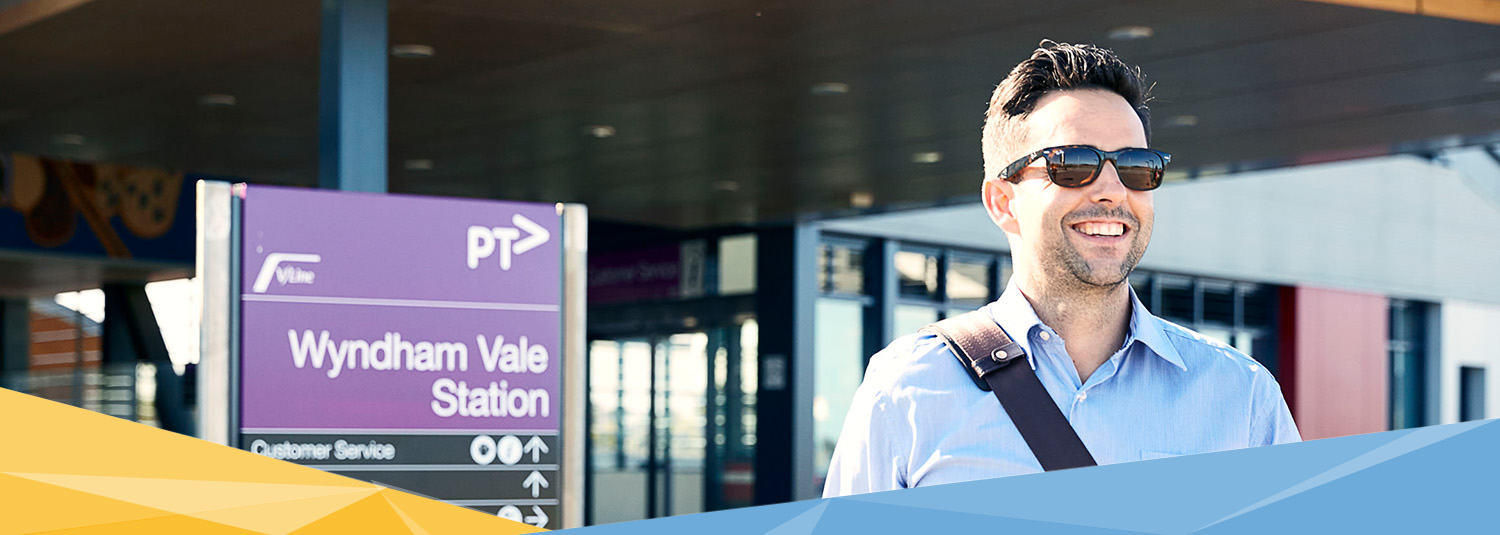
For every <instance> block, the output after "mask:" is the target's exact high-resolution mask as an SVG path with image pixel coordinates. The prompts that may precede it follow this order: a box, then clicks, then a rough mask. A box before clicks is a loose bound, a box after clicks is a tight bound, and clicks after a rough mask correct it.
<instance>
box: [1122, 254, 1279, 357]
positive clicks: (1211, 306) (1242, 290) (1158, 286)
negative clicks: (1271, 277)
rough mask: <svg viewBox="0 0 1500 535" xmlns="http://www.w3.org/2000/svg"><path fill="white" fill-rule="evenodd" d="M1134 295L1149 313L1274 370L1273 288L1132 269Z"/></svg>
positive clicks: (1250, 283)
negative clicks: (1221, 344)
mask: <svg viewBox="0 0 1500 535" xmlns="http://www.w3.org/2000/svg"><path fill="white" fill-rule="evenodd" d="M1130 285H1131V287H1133V288H1135V293H1136V297H1137V298H1139V299H1140V300H1141V304H1142V305H1144V306H1145V307H1146V309H1147V310H1150V311H1151V313H1153V314H1156V315H1157V316H1160V317H1162V318H1164V319H1166V320H1167V321H1170V322H1172V323H1176V324H1178V325H1182V326H1183V327H1187V328H1189V329H1192V330H1194V331H1197V332H1198V333H1199V334H1202V335H1204V336H1207V337H1209V338H1212V339H1215V340H1218V341H1220V342H1223V343H1225V344H1227V345H1230V346H1232V347H1234V348H1235V349H1238V350H1240V352H1242V353H1244V354H1246V355H1249V356H1250V357H1251V358H1253V359H1255V360H1256V361H1257V362H1260V364H1261V365H1262V366H1265V368H1266V370H1267V371H1269V372H1271V373H1272V374H1275V373H1276V372H1277V369H1276V336H1275V333H1276V331H1275V325H1274V323H1275V318H1276V287H1275V286H1269V285H1264V284H1256V283H1252V282H1235V281H1226V280H1216V279H1209V278H1203V277H1192V276H1187V275H1171V274H1165V273H1153V272H1150V271H1142V270H1136V271H1135V272H1134V273H1131V274H1130Z"/></svg>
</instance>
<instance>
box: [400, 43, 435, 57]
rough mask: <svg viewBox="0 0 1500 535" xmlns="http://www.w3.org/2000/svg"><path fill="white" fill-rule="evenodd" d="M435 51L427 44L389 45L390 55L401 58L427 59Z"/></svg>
mask: <svg viewBox="0 0 1500 535" xmlns="http://www.w3.org/2000/svg"><path fill="white" fill-rule="evenodd" d="M435 53H437V50H436V49H434V48H432V47H430V46H427V45H396V46H393V47H391V55H392V56H395V57H398V58H401V59H427V58H430V57H432V55H433V54H435Z"/></svg>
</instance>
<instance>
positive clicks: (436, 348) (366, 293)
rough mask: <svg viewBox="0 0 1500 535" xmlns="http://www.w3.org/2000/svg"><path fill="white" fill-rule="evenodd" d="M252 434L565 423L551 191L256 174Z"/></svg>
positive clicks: (248, 210)
mask: <svg viewBox="0 0 1500 535" xmlns="http://www.w3.org/2000/svg"><path fill="white" fill-rule="evenodd" d="M243 206H244V212H243V214H244V218H243V226H242V229H243V231H242V245H243V250H242V255H243V256H242V258H241V265H242V266H243V274H242V279H241V303H242V308H241V325H242V330H241V336H242V338H241V350H240V355H241V357H240V361H241V389H242V390H241V397H240V399H241V416H240V417H241V422H240V423H241V428H242V429H243V430H244V431H245V432H246V433H256V432H261V433H265V432H273V433H274V432H296V431H349V432H358V431H366V432H374V433H378V432H380V431H382V430H391V431H419V430H433V431H442V430H450V431H457V430H480V431H483V430H506V431H509V432H532V433H540V434H544V435H555V433H556V430H557V429H558V421H559V401H560V397H561V395H560V392H559V388H560V380H559V368H560V362H559V359H560V358H561V356H562V352H561V348H560V347H559V343H560V339H561V336H560V332H559V330H560V316H559V304H560V301H561V294H562V278H561V273H562V270H561V266H560V262H561V249H560V247H559V242H560V240H561V232H560V227H561V223H560V218H559V217H558V214H557V211H556V209H555V208H554V206H553V205H550V204H549V205H541V204H529V203H511V202H492V201H476V200H456V199H438V198H424V197H409V196H398V195H370V194H359V193H346V192H332V191H319V190H306V189H290V188H276V187H265V186H249V187H248V190H247V191H246V193H245V199H244V203H243Z"/></svg>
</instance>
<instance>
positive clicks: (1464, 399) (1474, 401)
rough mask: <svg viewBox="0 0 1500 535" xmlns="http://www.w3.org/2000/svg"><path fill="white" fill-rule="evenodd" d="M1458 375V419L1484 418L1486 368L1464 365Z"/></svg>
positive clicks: (1466, 420)
mask: <svg viewBox="0 0 1500 535" xmlns="http://www.w3.org/2000/svg"><path fill="white" fill-rule="evenodd" d="M1458 376H1459V377H1458V379H1459V384H1458V421H1460V422H1468V421H1473V420H1483V419H1484V368H1481V367H1477V366H1463V367H1460V368H1459V369H1458Z"/></svg>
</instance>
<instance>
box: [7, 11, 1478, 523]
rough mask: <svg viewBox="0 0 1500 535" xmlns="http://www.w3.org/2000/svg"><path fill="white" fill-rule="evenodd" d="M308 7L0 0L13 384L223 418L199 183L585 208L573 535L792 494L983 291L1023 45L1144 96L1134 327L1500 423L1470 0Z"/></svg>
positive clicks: (1303, 401) (1449, 418)
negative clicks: (1144, 206) (581, 455)
mask: <svg viewBox="0 0 1500 535" xmlns="http://www.w3.org/2000/svg"><path fill="white" fill-rule="evenodd" d="M325 4H327V5H328V6H331V7H324V8H320V6H318V5H315V4H308V3H305V2H290V1H284V2H283V1H273V2H270V3H264V2H263V3H258V4H257V6H255V7H248V6H238V5H233V4H225V3H201V2H186V1H175V0H173V1H166V2H161V1H156V2H146V1H143V0H96V1H91V2H90V1H84V2H78V1H69V2H63V1H58V0H10V1H0V57H4V58H5V59H6V60H7V61H6V64H7V65H11V66H12V68H10V69H7V72H5V73H0V153H4V156H3V158H0V164H3V166H4V173H5V175H4V176H5V180H4V185H5V189H4V193H3V195H0V199H3V201H4V203H3V206H0V293H3V294H4V296H5V298H4V300H3V306H0V364H3V366H0V380H3V386H4V387H6V388H10V389H13V390H18V391H23V392H27V393H31V394H33V395H38V396H42V397H46V398H48V399H53V400H56V401H60V402H64V403H70V404H74V405H78V406H82V407H85V408H88V409H91V410H98V411H101V412H105V413H108V414H112V415H115V416H119V417H122V418H128V419H133V420H137V421H141V422H143V423H147V424H150V425H157V426H161V427H163V428H166V429H171V430H174V431H178V432H182V433H187V434H192V435H195V436H200V437H203V438H205V439H209V440H220V441H222V440H223V439H222V437H223V436H225V435H224V434H223V430H217V429H211V428H207V427H205V426H204V425H202V422H205V421H211V420H207V419H205V418H204V417H203V415H202V414H200V413H199V411H198V409H197V408H198V406H199V405H201V404H202V403H201V402H202V401H203V398H202V397H201V396H203V395H205V394H204V393H205V392H214V391H215V390H213V389H211V388H206V387H205V385H202V384H200V382H199V377H198V376H197V371H198V370H199V368H200V367H201V366H206V365H208V363H204V362H200V361H199V356H198V354H197V344H198V341H199V340H200V339H201V338H203V337H206V336H211V335H213V333H208V332H206V331H205V328H203V327H201V326H200V325H198V324H197V323H196V318H197V314H198V308H197V307H198V301H197V300H198V294H196V293H195V291H194V284H193V282H192V281H193V280H194V279H193V278H192V277H194V275H195V270H200V269H202V260H201V257H200V256H199V255H197V254H196V253H197V252H195V251H194V249H193V247H194V239H193V236H194V234H195V233H196V232H198V231H200V230H201V229H199V228H197V227H196V225H200V224H202V223H201V221H199V220H198V219H197V218H196V217H195V205H194V199H193V198H194V189H193V183H194V182H195V181H196V180H198V179H216V180H227V181H245V182H250V183H252V184H274V185H293V186H307V187H325V188H337V189H350V190H361V191H377V192H390V193H406V194H419V195H438V196H450V197H472V198H485V199H504V200H519V201H534V202H546V203H554V202H570V203H583V204H586V205H588V206H589V210H590V214H591V221H590V224H589V260H588V310H587V333H586V340H587V355H588V357H587V360H588V362H587V369H588V373H587V377H586V381H587V387H586V392H587V394H586V397H587V405H588V406H587V411H586V415H587V420H586V428H587V437H586V438H584V439H583V440H582V441H581V443H582V445H583V447H585V448H586V450H587V454H586V457H585V458H586V463H587V468H586V478H585V481H586V485H585V490H584V493H585V507H584V511H582V512H581V522H583V523H586V524H597V523H605V522H615V521H623V520H632V519H640V518H650V517H659V516H667V515H676V514H686V513H693V512H701V511H709V510H719V509H726V508H733V507H743V506H751V505H761V504H770V503H779V502H785V501H790V500H796V499H805V498H811V497H815V496H817V495H818V494H819V492H820V489H821V485H822V477H823V475H824V474H825V473H826V470H827V463H828V459H829V456H830V454H831V452H832V448H833V446H834V444H835V441H836V439H837V436H838V433H839V429H840V426H841V424H842V419H843V415H844V414H845V412H846V411H847V407H848V404H849V401H850V398H851V397H852V395H853V391H854V389H855V388H856V387H857V386H858V384H859V382H860V380H861V377H862V374H863V371H864V367H865V363H866V362H867V360H868V358H869V356H870V355H872V354H873V353H875V352H876V351H878V350H879V349H880V348H881V347H884V346H885V344H887V343H889V342H890V341H891V340H893V339H895V338H896V337H899V336H902V335H904V334H908V333H911V332H914V331H916V330H917V329H918V328H920V327H921V326H923V325H926V324H928V323H931V322H933V321H936V320H938V319H941V318H944V317H947V316H949V315H952V314H956V313H961V312H964V311H967V310H972V309H974V308H976V307H978V306H982V305H983V304H985V303H988V302H990V301H992V300H994V299H995V298H996V297H997V296H998V295H999V292H1001V291H1002V290H1003V289H1004V288H1005V285H1006V284H1007V282H1008V280H1009V276H1010V259H1009V256H1008V244H1007V243H1006V240H1005V237H1004V235H1003V234H1002V233H1001V232H1000V231H999V229H997V228H996V227H995V226H994V225H993V224H992V223H990V221H989V220H988V217H987V216H986V215H985V213H984V211H983V210H982V208H981V207H980V206H979V203H978V186H979V178H980V173H981V168H982V163H981V161H980V153H979V128H980V125H981V122H982V118H983V112H984V104H985V103H986V102H987V101H988V93H989V91H990V90H991V89H992V88H993V86H994V84H995V83H997V82H998V81H999V80H1000V79H1001V78H1002V77H1003V76H1004V74H1005V70H1006V69H1008V68H1009V67H1010V66H1011V65H1014V64H1015V63H1016V62H1017V61H1019V60H1020V59H1022V58H1024V57H1025V56H1026V54H1028V53H1029V51H1030V50H1031V49H1032V48H1034V46H1035V45H1036V42H1037V41H1038V40H1039V39H1041V38H1043V37H1048V38H1053V39H1056V40H1059V41H1073V42H1085V41H1086V42H1095V43H1098V44H1100V45H1103V46H1108V47H1110V48H1113V49H1115V50H1116V51H1117V52H1118V53H1119V54H1120V55H1121V56H1122V57H1123V58H1124V59H1125V60H1126V61H1127V62H1132V63H1140V64H1141V65H1142V68H1143V69H1144V71H1145V72H1146V74H1147V76H1148V78H1149V79H1150V80H1152V81H1154V82H1155V83H1156V84H1157V87H1156V94H1157V100H1156V101H1154V102H1153V104H1152V113H1153V117H1154V118H1155V119H1154V124H1155V125H1156V128H1155V130H1156V135H1155V138H1154V139H1153V140H1152V144H1153V146H1154V147H1159V148H1162V149H1163V150H1166V151H1168V152H1171V153H1172V154H1173V156H1174V157H1173V163H1172V166H1171V168H1170V169H1171V174H1169V176H1168V183H1167V185H1165V186H1163V187H1162V188H1161V189H1160V190H1158V191H1157V193H1156V194H1155V202H1156V213H1157V220H1156V221H1157V224H1156V228H1155V235H1154V238H1153V240H1152V243H1151V246H1150V248H1149V249H1148V252H1147V254H1146V256H1145V257H1144V258H1143V260H1142V263H1141V265H1140V268H1139V269H1138V270H1137V271H1136V272H1135V273H1134V274H1133V275H1132V277H1131V284H1132V286H1133V288H1134V289H1135V291H1136V293H1137V295H1138V296H1139V297H1140V298H1141V299H1142V300H1143V301H1144V302H1145V303H1146V305H1147V306H1148V307H1149V308H1150V309H1151V310H1152V311H1153V312H1154V313H1156V314H1157V315H1160V316H1162V317H1164V318H1166V319H1168V320H1170V321H1173V322H1176V323H1179V324H1181V325H1184V326H1187V327H1190V328H1192V329H1194V330H1196V331H1198V332H1200V333H1202V334H1204V335H1206V336H1209V337H1211V338H1215V339H1217V340H1220V341H1222V342H1224V343H1226V344H1229V345H1232V346H1234V347H1235V348H1237V349H1239V350H1240V351H1243V352H1244V353H1246V354H1248V355H1250V356H1251V357H1253V358H1254V359H1256V360H1257V361H1258V362H1260V363H1261V364H1262V365H1264V366H1265V367H1266V368H1267V369H1268V370H1270V371H1272V372H1273V374H1274V375H1275V376H1276V378H1277V380H1278V382H1279V383H1280V384H1281V387H1282V390H1283V393H1284V395H1285V396H1286V398H1287V400H1288V402H1289V404H1290V406H1291V409H1292V412H1293V415H1294V417H1295V418H1296V420H1297V422H1298V425H1299V428H1300V430H1301V432H1302V434H1303V436H1304V438H1307V439H1317V438H1328V437H1335V436H1343V435H1350V434H1358V433H1369V432H1378V431H1384V430H1390V429H1401V428H1408V427H1415V426H1424V425H1434V424H1443V423H1452V422H1458V421H1465V420H1473V419H1481V418H1489V417H1494V416H1497V415H1500V384H1497V383H1500V381H1497V380H1495V378H1494V377H1492V376H1490V374H1489V372H1490V371H1497V373H1500V349H1496V348H1495V347H1494V344H1493V343H1490V342H1489V337H1488V335H1489V333H1490V332H1492V331H1493V330H1495V329H1497V328H1500V285H1497V284H1495V282H1494V277H1495V275H1494V274H1495V273H1500V236H1497V235H1496V234H1495V233H1494V232H1493V229H1496V228H1500V59H1497V58H1500V13H1495V12H1494V10H1492V9H1488V8H1487V7H1486V6H1484V5H1481V4H1483V3H1479V4H1475V3H1473V2H1456V1H1455V2H1436V1H1434V0H1426V1H1424V2H1415V3H1411V4H1412V5H1410V6H1402V5H1397V4H1402V3H1401V2H1380V3H1379V4H1382V6H1373V7H1367V6H1364V5H1362V4H1364V2H1358V1H1348V2H1336V3H1326V2H1324V3H1320V2H1303V1H1291V0H1286V1H1275V2H1252V1H1238V0H1236V1H1230V2H1216V3H1213V4H1212V5H1198V4H1193V3H1181V2H1147V3H1144V4H1130V5H1128V6H1115V5H1113V4H1091V3H1087V2H1085V3H1071V4H1067V5H1062V4H1055V3H1052V4H1047V5H1043V4H1041V3H1037V2H998V3H986V2H975V1H972V0H953V1H948V2H937V3H933V2H919V3H885V4H878V5H873V4H865V3H861V2H837V1H816V2H797V3H784V2H783V3H763V2H762V3H757V2H741V1H725V2H706V3H684V2H667V3H656V2H651V3H646V2H643V3H638V4H627V5H622V4H617V3H615V4H609V5H608V6H607V7H606V6H598V5H588V3H578V2H565V3H556V2H506V3H500V4H487V3H473V2H463V1H456V0H455V1H449V0H442V1H435V2H404V1H396V0H391V1H390V2H389V3H386V2H383V1H382V2H362V1H360V0H344V1H342V2H327V3H325ZM1371 4H1375V3H1374V2H1371ZM372 6H373V7H372ZM1374 7H1383V9H1375V8H1374ZM320 9H325V11H321V12H320ZM1403 10H1404V11H1403ZM371 13H376V14H379V15H383V16H375V17H373V18H372V17H371V16H370V14H371ZM340 24H342V25H343V26H339V25H340ZM331 25H332V26H331ZM339 32H342V33H339ZM371 58H375V59H373V60H372V59H371ZM372 61H373V63H372ZM377 64H378V65H377ZM320 80H322V82H320ZM372 103H374V104H372ZM371 132H380V133H382V134H381V135H378V136H372V135H370V133H371ZM385 133H388V137H387V135H386V134H385ZM340 146H343V147H355V148H356V150H347V149H345V150H342V151H341V150H340V149H339V147H340ZM330 147H332V148H330ZM382 217H400V214H388V215H383V216H382ZM220 334H222V333H220Z"/></svg>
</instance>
